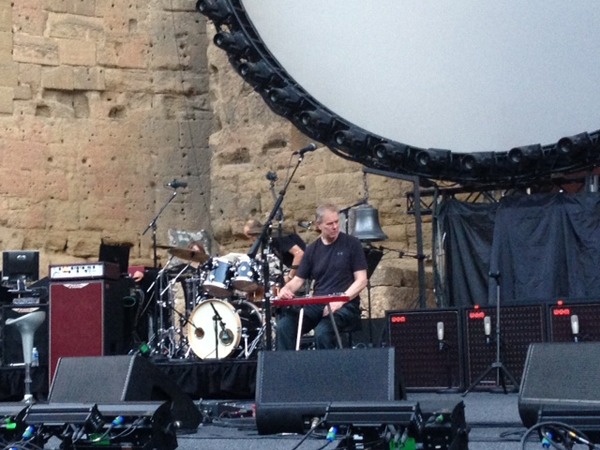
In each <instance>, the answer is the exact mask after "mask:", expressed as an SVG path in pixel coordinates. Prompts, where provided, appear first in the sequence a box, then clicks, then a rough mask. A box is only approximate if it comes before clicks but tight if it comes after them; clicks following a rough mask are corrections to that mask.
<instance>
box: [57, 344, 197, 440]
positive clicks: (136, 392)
mask: <svg viewBox="0 0 600 450" xmlns="http://www.w3.org/2000/svg"><path fill="white" fill-rule="evenodd" d="M139 401H170V402H171V412H172V415H173V418H174V419H175V420H177V421H179V422H181V425H182V428H185V429H187V430H195V429H196V428H197V427H198V425H199V424H200V421H201V414H200V411H199V409H198V408H196V406H195V405H194V402H193V401H192V399H191V398H190V397H189V396H188V395H187V394H186V393H184V392H183V391H182V390H181V388H180V387H179V386H177V385H176V384H175V383H174V382H173V381H172V380H171V379H169V378H168V377H167V375H166V374H165V373H163V372H162V371H161V370H160V369H159V368H157V367H156V366H155V365H154V364H152V363H151V362H150V361H149V360H148V359H146V358H143V357H141V356H131V355H119V356H101V357H79V358H61V359H60V360H59V362H58V365H57V367H56V374H55V376H54V381H53V382H52V386H51V387H50V394H49V396H48V402H49V403H97V404H101V403H115V402H139Z"/></svg>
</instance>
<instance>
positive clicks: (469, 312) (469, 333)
mask: <svg viewBox="0 0 600 450" xmlns="http://www.w3.org/2000/svg"><path fill="white" fill-rule="evenodd" d="M485 317H490V324H491V329H490V335H489V336H487V335H486V333H485V326H484V323H485ZM464 319H465V321H464V323H465V340H466V341H465V342H466V383H467V386H470V385H471V384H472V383H473V382H474V381H475V380H476V379H477V378H478V377H479V376H480V375H481V374H482V373H483V372H485V371H486V370H487V369H488V368H489V367H490V365H491V364H492V363H493V362H494V361H495V360H496V331H497V330H496V307H495V306H487V307H480V308H466V309H465V310H464ZM545 340H546V320H545V309H544V306H543V305H505V306H501V307H500V360H501V362H502V363H503V364H504V367H506V369H507V370H508V371H509V372H510V373H511V374H512V376H513V377H514V378H515V379H516V381H517V383H519V382H520V380H521V375H522V373H523V367H524V365H525V359H526V357H527V349H528V348H529V344H531V343H537V342H544V341H545ZM496 372H497V371H495V370H493V371H490V373H489V375H488V376H486V377H484V378H483V379H482V380H481V382H480V383H479V387H483V388H485V387H496V386H497V385H498V380H497V379H496ZM506 381H507V382H508V380H506Z"/></svg>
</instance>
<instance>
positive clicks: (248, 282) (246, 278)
mask: <svg viewBox="0 0 600 450" xmlns="http://www.w3.org/2000/svg"><path fill="white" fill-rule="evenodd" d="M231 284H232V285H233V287H234V288H235V289H237V290H239V291H244V292H254V291H256V290H257V289H258V288H259V286H260V273H259V266H258V264H257V263H256V261H254V259H252V258H250V257H249V256H248V255H244V256H241V257H239V258H238V259H237V260H236V262H235V270H234V272H233V279H232V280H231Z"/></svg>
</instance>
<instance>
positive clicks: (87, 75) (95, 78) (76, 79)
mask: <svg viewBox="0 0 600 450" xmlns="http://www.w3.org/2000/svg"><path fill="white" fill-rule="evenodd" d="M105 86H106V85H105V83H104V69H102V68H101V67H74V68H73V88H74V89H76V90H81V91H103V90H104V89H105Z"/></svg>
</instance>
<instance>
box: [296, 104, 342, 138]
mask: <svg viewBox="0 0 600 450" xmlns="http://www.w3.org/2000/svg"><path fill="white" fill-rule="evenodd" d="M295 119H296V121H297V122H299V126H301V127H302V128H304V129H305V130H306V133H307V134H309V135H311V136H312V137H313V138H315V139H317V140H319V141H325V140H326V137H328V136H329V135H330V134H331V130H332V128H333V126H334V124H335V123H336V121H335V118H334V116H333V115H332V114H330V113H328V112H327V111H325V110H323V109H307V110H304V111H301V112H300V113H299V114H297V115H296V117H295Z"/></svg>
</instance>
